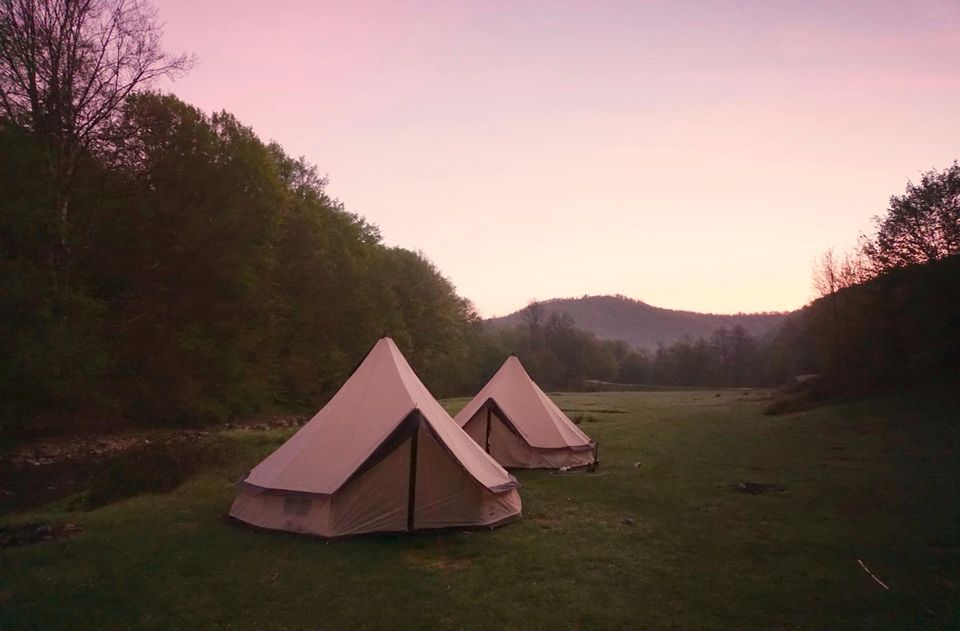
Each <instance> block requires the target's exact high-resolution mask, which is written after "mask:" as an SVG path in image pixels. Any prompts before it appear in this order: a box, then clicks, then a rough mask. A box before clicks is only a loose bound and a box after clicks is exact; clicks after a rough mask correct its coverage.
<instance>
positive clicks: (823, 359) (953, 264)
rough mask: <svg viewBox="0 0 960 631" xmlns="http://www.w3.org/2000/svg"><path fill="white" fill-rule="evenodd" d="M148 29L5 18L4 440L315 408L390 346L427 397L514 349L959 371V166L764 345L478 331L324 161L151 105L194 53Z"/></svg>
mask: <svg viewBox="0 0 960 631" xmlns="http://www.w3.org/2000/svg"><path fill="white" fill-rule="evenodd" d="M111 7H112V9H111ZM117 7H126V8H124V9H123V10H122V11H120V10H118V9H117ZM140 10H141V5H140V4H133V5H122V4H117V3H115V2H114V3H111V2H110V1H108V0H98V1H97V2H89V3H65V2H50V3H5V4H3V5H2V7H0V53H2V54H0V348H2V349H3V353H2V354H0V418H2V419H3V423H4V427H7V428H26V427H30V426H31V425H34V424H37V423H39V422H41V421H43V420H44V419H48V420H49V419H55V423H56V424H66V423H69V422H70V421H69V419H72V418H78V417H81V416H84V415H99V416H104V415H107V416H112V417H115V418H125V419H137V420H147V421H159V422H202V421H214V420H220V419H226V418H230V417H235V416H239V415H245V414H251V413H255V412H258V411H264V410H276V409H285V408H301V407H308V408H315V407H316V406H317V405H318V404H320V403H322V402H323V400H324V399H325V397H327V396H329V394H330V393H331V392H332V391H334V390H335V389H336V388H337V387H338V385H339V384H340V383H342V381H343V380H344V379H345V378H346V376H347V375H348V374H349V373H350V371H351V369H352V367H353V366H354V365H355V364H356V363H357V361H359V360H360V359H361V358H362V357H363V355H364V353H365V352H366V351H367V349H368V348H369V347H370V346H371V345H372V344H373V343H374V341H375V340H376V339H377V338H378V337H379V336H380V335H382V334H383V333H385V332H386V333H389V334H390V335H391V336H393V338H394V339H395V340H396V341H397V343H398V344H399V346H400V348H401V349H402V350H403V351H404V353H406V354H407V356H408V357H409V359H410V361H411V363H412V364H413V365H414V367H415V368H416V369H417V371H418V372H419V374H420V375H421V377H422V378H423V379H424V381H425V382H426V384H427V385H428V387H430V388H431V390H432V391H433V392H434V393H435V394H436V395H438V396H446V395H452V394H461V395H469V394H473V393H474V392H476V390H477V389H478V388H479V387H480V386H481V385H482V383H483V382H484V380H485V379H486V378H488V377H489V376H490V375H491V374H492V373H493V371H494V370H496V368H497V366H498V365H499V363H500V362H501V361H502V360H503V359H504V358H505V357H506V355H507V354H509V353H510V352H516V353H518V354H519V355H520V357H521V359H522V360H523V361H524V362H525V364H526V365H527V367H528V369H529V370H530V372H531V373H532V374H533V376H534V377H535V378H536V379H538V380H539V381H540V382H541V383H542V384H543V385H544V387H547V388H551V389H559V388H580V387H583V386H584V385H585V383H586V381H588V380H600V381H609V382H618V383H628V384H663V385H700V386H753V385H778V384H780V383H783V382H784V381H787V380H789V379H791V378H792V377H794V376H795V375H797V374H801V373H817V374H821V375H823V376H824V380H825V382H828V383H831V384H834V385H835V387H836V388H837V389H843V390H851V391H852V390H862V389H868V388H875V387H879V386H880V385H882V384H884V383H889V382H890V381H892V380H897V379H903V378H904V377H905V376H908V375H909V376H918V375H926V374H933V373H937V372H938V371H943V370H947V369H956V367H957V358H958V355H960V333H958V328H960V324H958V322H960V315H958V306H960V295H958V288H960V282H958V262H957V255H958V253H960V202H958V200H960V168H958V167H957V165H956V164H954V165H953V166H952V167H951V168H948V169H947V170H945V171H943V172H930V173H928V174H925V175H924V177H923V179H922V181H921V182H919V183H918V184H916V185H914V184H911V185H910V186H909V187H908V189H907V191H906V193H905V194H904V195H902V196H900V197H893V198H891V204H890V208H889V209H888V210H887V214H886V215H885V216H883V217H881V218H878V220H877V229H876V233H875V234H874V235H872V236H870V237H865V238H864V243H863V244H862V247H861V248H860V249H859V250H858V251H857V252H856V253H854V254H853V255H849V256H847V257H844V258H843V260H842V261H836V260H835V258H834V257H833V256H832V254H829V255H825V256H824V258H823V260H822V262H821V265H820V266H819V268H818V271H817V278H816V279H817V287H818V288H819V289H820V290H821V294H822V297H821V298H820V299H818V300H817V301H815V302H813V303H812V304H811V305H809V306H808V307H806V308H805V309H803V310H801V311H800V312H798V313H795V314H793V315H791V316H790V317H789V318H787V319H786V320H785V321H784V322H783V324H782V325H781V326H780V327H779V329H778V330H777V332H776V333H775V334H766V335H763V336H759V337H754V336H753V335H751V333H750V332H749V331H747V330H746V329H745V328H743V327H742V326H738V325H735V324H733V325H731V326H721V327H719V328H717V329H716V330H714V331H712V332H711V333H709V334H708V335H707V334H704V335H700V336H698V337H696V338H693V337H686V338H682V339H680V340H679V341H676V342H674V343H672V344H669V345H666V346H660V347H657V348H656V349H644V348H637V347H634V346H631V345H629V344H627V343H626V342H623V341H611V340H602V339H598V338H597V337H595V336H594V335H593V334H591V333H587V332H585V331H583V330H581V329H579V328H578V327H577V323H576V321H575V320H574V318H572V317H571V316H570V315H569V314H564V313H558V312H554V313H550V314H546V313H544V312H542V310H537V309H536V308H528V309H527V310H525V311H524V313H523V314H522V321H521V322H519V323H517V324H515V325H514V326H508V327H489V326H487V325H485V324H484V323H483V322H482V321H481V320H480V319H479V318H478V316H477V314H476V312H475V311H474V309H473V307H472V306H471V304H470V303H469V301H468V300H466V299H465V298H463V297H461V296H459V295H457V293H456V291H455V289H454V287H453V286H452V285H451V283H450V282H449V281H448V280H447V279H446V278H445V277H444V276H443V275H442V274H441V273H440V271H439V270H437V269H436V268H435V267H434V266H433V265H432V264H431V263H430V261H429V260H428V259H427V258H426V257H425V256H424V255H423V254H422V253H420V252H411V251H408V250H404V249H401V248H391V247H386V246H385V245H384V244H383V243H382V241H381V238H380V235H379V233H378V230H377V228H376V227H375V226H373V225H371V224H369V223H368V222H366V221H365V220H364V219H363V218H362V217H360V216H358V215H356V214H354V213H351V212H350V211H348V210H347V209H346V208H344V206H343V204H341V203H340V202H338V201H337V200H336V199H335V198H333V197H331V196H330V194H329V193H328V191H327V181H326V180H325V179H324V178H322V177H320V176H319V175H318V170H317V168H316V167H314V166H313V165H311V164H309V163H308V162H307V161H305V160H304V159H303V158H294V157H291V156H289V155H287V154H286V153H285V151H284V150H283V148H282V147H280V146H279V145H277V144H276V143H266V142H263V141H262V140H260V139H259V138H258V137H257V136H256V135H255V134H254V133H253V131H252V130H251V129H250V128H249V127H246V126H244V125H243V124H242V123H241V122H240V121H238V120H237V119H236V118H235V117H234V116H232V115H231V114H229V113H227V112H218V113H215V114H212V115H208V114H205V113H204V112H201V111H200V110H198V109H197V108H195V107H193V106H191V105H189V104H187V103H184V102H183V101H181V100H179V99H178V98H177V97H176V96H173V95H171V94H164V93H160V92H157V91H154V90H151V89H150V86H151V80H153V79H157V78H160V77H163V76H170V75H176V74H178V73H183V72H187V71H188V70H189V68H190V65H191V63H192V60H191V59H189V58H187V57H185V56H170V55H167V54H166V53H164V52H163V51H162V50H161V48H160V40H159V30H158V28H157V25H156V23H155V19H154V17H153V16H152V15H151V14H149V13H139V12H138V11H140Z"/></svg>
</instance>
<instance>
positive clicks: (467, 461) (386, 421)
mask: <svg viewBox="0 0 960 631" xmlns="http://www.w3.org/2000/svg"><path fill="white" fill-rule="evenodd" d="M238 486H239V487H240V492H239V494H238V496H237V498H236V500H235V501H234V503H233V506H232V507H231V508H230V515H231V516H232V517H234V518H236V519H239V520H241V521H243V522H246V523H249V524H251V525H254V526H258V527H261V528H266V529H274V530H287V531H292V532H300V533H308V534H313V535H320V536H323V537H337V536H343V535H356V534H361V533H369V532H385V531H411V530H422V529H435V528H447V527H455V526H489V527H492V526H496V525H498V524H501V523H505V522H507V521H510V520H512V519H515V518H517V517H519V516H520V508H521V507H520V496H519V494H518V493H517V486H518V484H517V481H516V479H515V478H514V477H513V476H511V475H510V474H509V473H507V472H506V471H505V470H504V469H503V467H501V466H500V465H499V464H497V462H496V461H495V460H494V459H493V458H491V457H490V456H489V455H487V454H486V453H485V452H484V451H483V449H481V448H480V447H479V446H478V445H477V444H476V443H475V442H474V441H473V440H471V439H470V437H468V436H467V435H466V434H465V433H464V432H463V430H462V429H460V427H459V426H458V425H457V424H456V423H455V422H454V421H453V419H452V418H450V415H449V414H447V412H446V411H445V410H444V409H443V408H442V407H441V406H440V404H439V403H437V401H436V400H435V399H434V398H433V396H431V395H430V393H429V392H428V391H427V388H426V387H425V386H424V385H423V383H421V382H420V379H418V378H417V376H416V374H414V372H413V369H412V368H410V365H409V364H408V363H407V361H406V359H404V357H403V355H402V354H401V353H400V350H399V349H398V348H397V346H396V344H394V342H393V340H391V339H390V338H388V337H384V338H382V339H380V341H378V342H377V344H376V345H375V346H374V347H373V349H372V350H371V351H370V352H369V353H368V355H367V357H366V358H365V359H364V360H363V362H362V363H361V364H360V366H359V367H357V369H356V370H355V371H354V373H353V374H352V375H351V376H350V378H349V379H347V381H346V383H344V384H343V387H341V388H340V390H339V391H338V392H337V393H336V395H334V397H333V398H332V399H331V400H330V402H329V403H327V405H325V406H324V407H323V409H321V410H320V411H319V412H318V413H317V415H316V416H314V417H313V418H312V419H310V421H309V422H307V424H306V425H304V426H303V427H302V428H301V429H300V431H298V432H297V433H296V434H294V435H293V436H292V437H291V438H290V440H288V441H287V442H285V443H284V444H283V445H281V446H280V447H279V448H278V449H277V450H276V451H274V452H273V453H272V454H270V455H269V456H267V458H266V459H264V460H263V462H261V463H260V464H258V465H257V466H256V467H254V468H253V469H252V470H251V471H250V473H248V474H247V475H246V476H245V477H244V479H243V480H242V481H241V482H240V483H239V485H238Z"/></svg>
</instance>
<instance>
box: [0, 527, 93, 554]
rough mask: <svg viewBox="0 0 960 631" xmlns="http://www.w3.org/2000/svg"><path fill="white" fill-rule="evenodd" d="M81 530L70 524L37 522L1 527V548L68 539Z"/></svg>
mask: <svg viewBox="0 0 960 631" xmlns="http://www.w3.org/2000/svg"><path fill="white" fill-rule="evenodd" d="M81 530H82V529H81V528H80V526H78V525H76V524H71V523H69V522H36V523H31V524H19V525H16V526H6V527H0V548H11V547H13V546H28V545H31V544H34V543H42V542H44V541H54V540H56V539H66V538H68V537H70V536H71V535H75V534H76V533H78V532H80V531H81Z"/></svg>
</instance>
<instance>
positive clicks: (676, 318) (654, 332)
mask: <svg viewBox="0 0 960 631" xmlns="http://www.w3.org/2000/svg"><path fill="white" fill-rule="evenodd" d="M553 313H566V314H567V315H568V316H570V317H571V318H573V320H574V321H575V322H576V325H577V326H578V327H579V328H581V329H583V330H585V331H589V332H590V333H593V334H594V335H596V336H597V337H599V338H603V339H607V340H621V341H624V342H626V343H627V344H628V345H630V346H632V347H633V348H636V349H642V350H646V351H651V352H652V351H655V350H656V349H657V348H659V347H661V346H669V345H671V344H674V343H676V342H679V341H681V340H683V339H684V338H686V337H689V338H700V337H710V336H711V335H713V333H714V331H716V330H718V329H721V328H729V329H732V328H734V327H737V326H739V327H742V328H743V329H744V330H745V331H746V332H747V333H749V334H750V335H751V336H753V337H757V338H763V337H765V336H767V335H768V334H769V333H770V332H771V331H774V330H775V329H776V328H777V327H778V326H779V325H780V323H781V322H783V320H784V318H785V316H786V314H782V313H749V314H743V313H741V314H736V315H718V314H712V313H696V312H693V311H678V310H674V309H662V308H660V307H654V306H652V305H648V304H647V303H645V302H641V301H639V300H633V299H631V298H627V297H626V296H583V297H581V298H555V299H553V300H542V301H537V302H534V303H531V304H530V305H527V306H526V307H525V308H523V309H520V310H518V311H515V312H513V313H511V314H509V315H506V316H502V317H498V318H490V319H489V320H487V321H486V322H487V323H488V324H489V325H490V326H492V327H498V328H500V327H513V326H516V325H518V324H520V323H521V322H523V321H524V320H525V319H529V318H545V317H549V315H550V314H553Z"/></svg>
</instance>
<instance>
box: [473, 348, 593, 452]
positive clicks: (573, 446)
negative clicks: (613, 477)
mask: <svg viewBox="0 0 960 631" xmlns="http://www.w3.org/2000/svg"><path fill="white" fill-rule="evenodd" d="M454 420H456V422H457V424H458V425H460V426H461V427H462V428H463V429H464V431H466V432H467V434H468V435H469V436H470V437H471V438H473V439H474V440H475V441H477V444H478V445H480V446H481V447H483V448H484V450H485V451H486V452H487V453H489V454H490V455H491V456H493V457H494V458H495V459H496V460H497V462H499V463H500V464H502V465H503V466H504V467H509V468H524V469H560V468H564V467H570V468H574V467H584V466H591V465H596V462H597V444H596V443H595V442H594V441H592V440H590V437H589V436H587V435H586V434H584V433H583V432H582V431H581V430H580V428H579V427H577V426H576V425H575V424H574V423H573V421H571V420H570V419H569V418H567V415H566V414H564V413H563V411H562V410H560V408H558V407H557V406H556V404H555V403H554V402H553V401H551V400H550V397H548V396H547V395H546V394H545V393H544V392H543V390H541V389H540V386H538V385H537V384H536V383H534V381H533V379H531V378H530V375H529V374H527V371H526V370H525V369H524V367H523V365H522V364H521V363H520V360H519V359H517V357H516V356H515V355H511V356H510V357H509V358H507V361H505V362H504V363H503V366H501V367H500V370H498V371H497V373H496V374H495V375H494V376H493V377H492V378H491V379H490V381H488V382H487V385H485V386H484V387H483V389H482V390H481V391H480V392H479V394H477V396H475V397H474V398H473V400H472V401H470V403H468V404H467V406H466V407H465V408H463V409H462V410H461V411H460V413H459V414H457V416H456V418H455V419H454Z"/></svg>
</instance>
